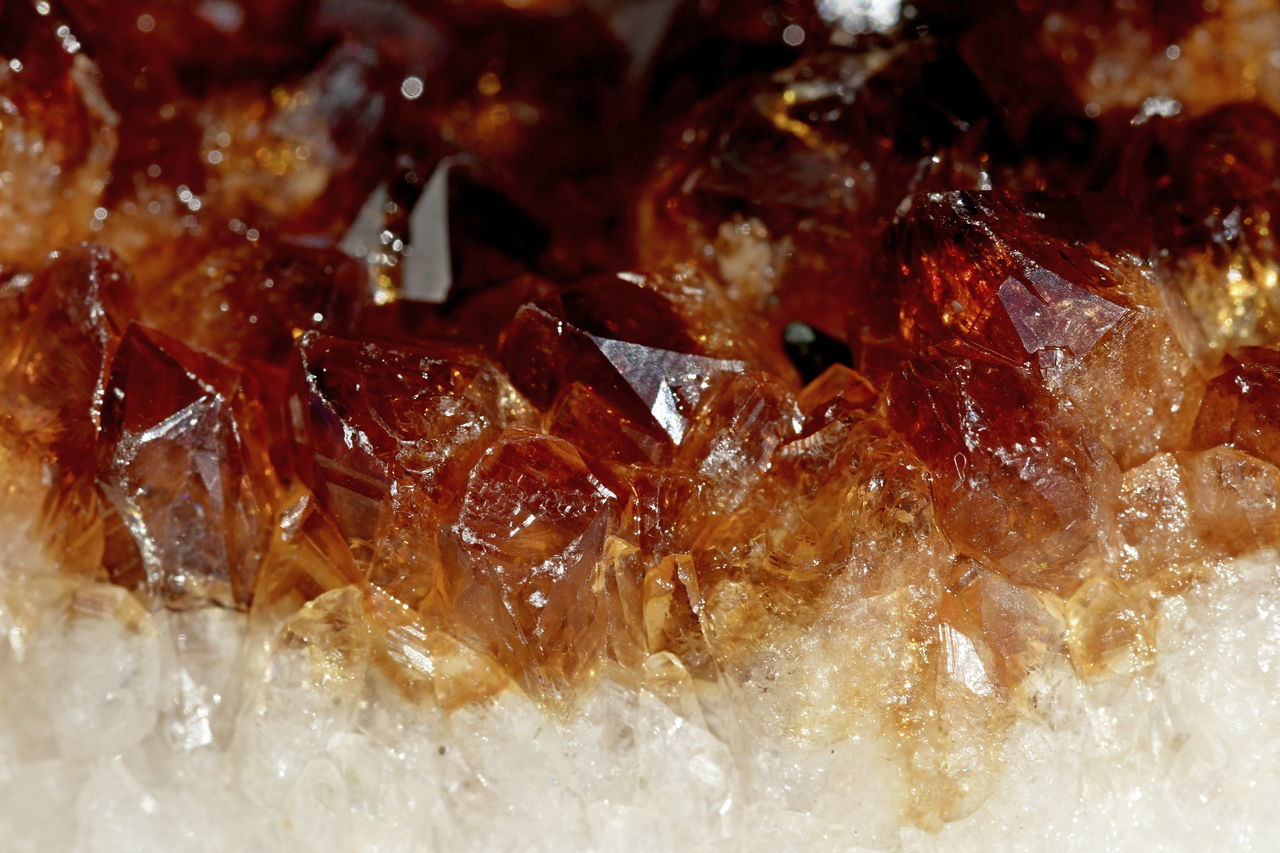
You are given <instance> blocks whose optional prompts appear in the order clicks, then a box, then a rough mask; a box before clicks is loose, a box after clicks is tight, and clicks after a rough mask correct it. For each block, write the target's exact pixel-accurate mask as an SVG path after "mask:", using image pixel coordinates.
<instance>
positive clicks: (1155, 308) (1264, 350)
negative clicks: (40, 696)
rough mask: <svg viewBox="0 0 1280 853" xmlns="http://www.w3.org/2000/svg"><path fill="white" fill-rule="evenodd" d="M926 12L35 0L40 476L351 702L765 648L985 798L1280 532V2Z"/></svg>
mask: <svg viewBox="0 0 1280 853" xmlns="http://www.w3.org/2000/svg"><path fill="white" fill-rule="evenodd" d="M870 5H871V6H877V4H870ZM890 5H891V6H893V9H892V14H888V13H885V12H877V11H876V10H875V9H872V8H870V6H868V4H839V3H811V2H802V0H751V2H744V3H729V2H707V0H689V2H674V0H673V2H654V0H539V2H520V3H517V2H483V3H463V2H453V3H419V2H409V0H379V2H376V3H374V2H370V3H344V2H330V0H325V2H318V3H312V2H301V0H271V2H264V3H249V2H240V0H219V2H217V3H198V4H185V3H179V2H168V0H154V2H152V0H126V2H122V3H119V4H110V3H106V2H105V0H84V2H77V3H70V2H68V3H58V2H52V0H50V2H45V0H38V2H30V0H0V234H2V235H3V239H0V461H3V462H4V464H5V465H10V464H11V465H12V468H13V473H12V478H13V483H14V484H15V485H14V486H13V487H12V488H9V489H8V491H4V490H0V492H2V493H3V494H4V495H11V494H17V493H18V490H19V487H22V488H26V485H24V484H39V491H38V494H39V495H41V496H43V497H41V499H40V500H41V504H40V506H41V509H40V515H39V518H40V524H41V525H43V527H42V534H41V539H40V542H41V547H44V548H45V549H46V550H48V551H49V552H50V554H52V555H54V556H53V562H54V563H55V564H56V565H57V566H58V567H60V570H63V571H65V572H66V573H67V574H68V575H69V576H70V575H74V576H75V577H76V578H79V579H96V580H97V581H99V582H102V583H105V580H110V581H111V582H113V583H114V584H116V585H117V588H126V589H128V590H130V593H131V594H132V595H133V596H134V598H135V599H136V601H137V602H140V603H143V604H145V605H146V606H148V607H153V608H162V607H167V608H171V609H174V610H183V609H202V608H208V607H220V608H227V609H234V610H245V611H248V613H249V614H250V616H249V623H250V624H251V626H252V630H253V631H254V632H256V633H254V634H253V637H254V640H255V642H256V640H257V639H260V638H262V637H266V638H267V639H266V640H264V643H266V646H264V648H266V647H270V648H273V649H276V650H277V651H279V653H280V655H281V658H280V660H285V659H286V658H289V655H292V654H295V653H296V654H297V655H299V656H301V657H303V658H305V659H306V660H308V661H309V662H310V663H309V664H308V666H309V667H310V668H307V669H305V672H306V673H307V675H305V677H304V676H299V677H298V682H299V683H300V684H306V685H310V686H312V687H315V686H317V685H320V686H321V687H323V685H326V684H327V685H329V686H330V687H332V689H333V694H334V697H335V700H334V701H335V702H337V701H342V702H347V701H350V702H353V703H354V702H357V701H364V700H363V699H362V698H359V697H362V696H363V694H362V693H361V691H362V690H364V689H365V686H367V684H372V683H373V680H372V679H374V677H375V676H376V678H382V679H385V680H387V681H388V682H389V683H391V684H393V685H394V686H395V687H396V689H398V690H399V691H400V692H402V693H403V694H404V695H405V696H406V697H408V698H410V699H412V700H413V701H419V702H424V703H425V702H435V703H438V704H439V705H440V706H442V707H444V708H446V709H448V710H450V711H457V710H459V709H463V708H465V707H467V706H469V705H472V704H474V703H478V702H487V701H489V700H493V699H495V697H498V696H499V695H500V694H502V693H504V692H506V691H516V692H517V693H519V692H523V693H524V694H527V695H528V696H531V697H533V698H534V699H536V700H538V701H540V702H543V703H545V704H547V705H549V706H552V707H554V708H555V709H557V710H558V711H560V712H563V713H571V712H572V710H573V709H574V708H575V707H577V705H576V704H575V703H579V702H585V701H589V699H588V697H589V696H590V695H591V690H592V689H593V688H594V687H597V686H600V685H608V684H612V683H613V682H617V683H619V684H629V685H639V686H641V687H643V688H644V689H645V690H647V691H649V692H650V693H652V695H653V696H655V697H658V698H659V699H661V700H662V701H663V702H665V703H667V704H668V705H670V706H671V707H672V708H677V709H679V712H680V713H682V714H684V713H686V712H687V713H688V714H691V715H697V716H699V717H700V716H701V715H702V713H703V712H702V710H701V709H702V705H701V704H700V703H701V699H700V697H705V696H706V695H708V694H709V692H711V691H713V690H720V691H722V692H723V694H724V695H725V696H731V697H739V698H741V697H751V701H750V703H747V704H743V705H742V706H741V707H742V708H746V707H748V705H749V706H750V707H751V708H757V709H758V710H759V709H763V710H759V716H758V717H751V718H750V719H746V720H744V721H743V722H742V726H743V729H742V730H743V731H748V730H751V731H754V730H755V729H754V728H752V727H756V728H759V729H760V730H762V731H764V730H767V731H769V732H772V733H774V734H778V733H781V734H782V735H785V737H786V738H790V739H794V740H797V741H800V742H803V743H805V744H808V745H810V746H813V745H817V746H816V747H815V748H819V749H820V751H822V752H824V753H825V752H826V749H827V745H828V744H829V743H835V742H838V741H842V739H846V736H847V735H851V734H852V733H854V732H859V733H863V732H867V731H876V732H880V733H886V734H888V735H889V738H888V739H887V740H886V743H889V744H890V746H888V747H886V749H887V750H888V752H886V755H890V753H891V755H890V758H892V760H893V761H895V762H897V763H898V764H899V765H901V767H902V768H904V769H903V778H904V779H905V780H907V781H905V782H904V786H905V787H904V791H905V792H906V793H905V794H903V796H904V797H906V798H907V800H909V803H908V805H907V806H906V808H907V809H908V811H909V813H910V814H911V816H912V817H913V818H914V819H915V820H916V821H917V822H918V823H920V824H921V825H922V826H925V827H929V828H936V827H937V826H938V825H939V824H940V822H941V821H943V820H947V819H950V818H952V817H956V816H958V815H961V814H963V813H965V812H966V810H970V809H972V808H975V807H976V805H977V804H978V802H979V801H980V799H981V797H982V796H983V791H984V790H985V789H984V788H983V787H982V784H981V780H979V781H974V782H973V783H972V784H970V782H969V781H968V779H967V778H966V779H961V778H960V777H961V776H963V775H964V774H963V773H958V772H957V771H955V769H954V768H955V767H957V766H960V765H959V764H957V763H956V762H961V764H964V762H966V761H967V762H969V763H967V764H964V766H965V767H970V766H978V765H983V762H984V761H986V760H987V759H985V758H974V756H985V755H987V754H988V753H990V754H992V755H994V754H995V752H997V750H994V749H993V750H987V749H986V748H985V745H987V744H992V743H995V742H997V741H998V739H999V738H1000V737H1001V736H1002V733H1003V732H1005V731H1007V729H1008V726H1007V723H1008V722H1009V721H1010V720H1013V719H1015V718H1019V716H1020V715H1025V716H1031V717H1036V716H1037V715H1042V714H1043V713H1044V709H1043V708H1037V707H1036V706H1035V703H1036V702H1037V701H1039V699H1038V698H1037V696H1041V695H1048V694H1037V693H1036V691H1037V690H1038V689H1039V688H1037V687H1036V685H1037V684H1043V683H1044V681H1045V680H1046V679H1049V680H1052V679H1053V678H1057V677H1058V675H1057V674H1056V673H1063V672H1065V673H1066V674H1067V676H1068V677H1070V674H1071V672H1072V670H1074V672H1075V673H1076V675H1077V676H1078V677H1079V678H1081V679H1085V680H1104V679H1109V678H1117V677H1121V676H1124V677H1132V676H1138V675H1140V674H1141V673H1143V672H1145V671H1147V670H1148V669H1149V668H1150V666H1151V665H1152V664H1153V662H1154V661H1155V660H1156V659H1157V657H1158V655H1159V654H1160V648H1159V642H1158V640H1159V638H1160V634H1159V632H1158V631H1157V630H1156V627H1157V624H1156V623H1157V617H1158V614H1159V613H1160V612H1161V607H1162V602H1164V601H1165V599H1166V597H1167V596H1169V595H1172V594H1175V593H1179V592H1181V591H1185V590H1187V589H1191V588H1192V587H1194V586H1195V585H1196V584H1198V583H1200V582H1201V581H1202V580H1204V579H1206V578H1208V577H1211V576H1212V575H1213V573H1214V572H1216V571H1217V570H1218V566H1219V565H1220V562H1221V561H1225V560H1228V559H1231V558H1235V557H1239V556H1243V555H1246V554H1251V553H1255V552H1260V551H1263V550H1264V549H1268V548H1273V547H1275V546H1277V545H1278V544H1280V355H1278V354H1277V348H1280V250H1278V249H1277V242H1276V228H1277V216H1280V174H1278V172H1280V117H1278V116H1277V114H1276V112H1275V110H1276V109H1277V108H1280V94H1278V92H1280V83H1277V78H1276V73H1277V68H1280V62H1278V61H1277V59H1276V52H1275V45H1276V44H1277V43H1280V31H1278V30H1280V13H1277V12H1276V11H1275V10H1274V9H1273V8H1271V7H1270V6H1269V5H1268V4H1265V3H1249V2H1245V0H1220V2H1216V3H1189V2H1179V3H1174V4H1172V5H1170V6H1169V8H1167V9H1164V10H1162V11H1156V10H1154V8H1148V6H1150V5H1151V4H1133V3H1109V2H1026V3H1009V2H1000V3H996V4H980V3H948V4H943V3H933V2H919V3H916V4H912V5H906V4H901V5H899V4H890ZM846 7H856V8H852V9H850V8H846ZM864 7H865V8H864ZM877 8H878V6H877ZM5 476H10V475H9V474H8V473H7V472H6V475H5ZM33 488H34V487H33ZM33 503H34V502H33ZM8 570H9V567H8V566H0V572H6V571H8ZM14 571H15V572H19V571H22V572H25V571H27V569H26V568H21V569H20V570H19V569H15V570H14ZM15 576H16V575H15ZM86 582H88V581H86ZM111 595H116V598H119V597H120V596H123V595H124V593H119V594H116V593H112V594H111ZM91 598H92V597H91ZM99 598H101V599H102V600H104V601H106V600H112V601H114V600H115V599H112V598H111V596H110V595H106V596H103V595H99ZM93 600H95V601H96V600H98V598H94V599H93ZM103 606H104V607H105V606H106V605H103ZM112 606H114V605H112ZM127 609H128V608H125V610H127ZM112 612H115V611H112ZM121 612H124V611H121ZM202 612H210V613H212V612H218V613H221V612H222V611H202ZM184 615H187V614H184ZM272 644H274V645H272ZM289 659H292V658H289ZM424 661H425V663H424ZM282 667H283V664H282ZM282 671H283V670H282ZM290 672H292V671H290ZM295 674H296V673H295ZM290 677H292V676H290ZM788 678H790V679H791V681H787V679H788ZM777 679H781V680H782V681H784V682H786V683H787V684H788V685H800V686H799V687H793V686H787V687H785V688H784V689H779V690H776V691H775V692H774V693H769V687H770V685H771V684H777V683H778V682H777ZM615 686H616V685H615ZM609 689H612V688H609ZM806 691H807V692H806ZM784 693H785V694H787V696H786V697H784V696H782V695H781V694H784ZM796 695H802V696H803V697H804V702H799V701H798V700H797V701H792V700H795V696H796ZM1055 695H1056V694H1055ZM787 697H789V698H787ZM819 697H822V698H819ZM645 701H648V699H646V700H645ZM735 701H736V700H735ZM744 702H746V700H744ZM751 703H754V704H751ZM788 703H790V704H788ZM726 707H727V706H726ZM734 707H737V706H734ZM735 713H736V712H735ZM745 713H746V712H745V711H744V714H745ZM868 721H870V722H868ZM721 723H723V721H712V722H711V723H708V726H709V727H710V728H716V727H717V726H720V725H721ZM855 723H856V724H855ZM734 725H737V721H735V722H734ZM735 731H736V730H735ZM735 737H736V735H735ZM859 737H861V734H859ZM735 748H736V747H735ZM743 748H744V750H746V751H750V748H749V745H748V746H744V747H743ZM961 757H964V760H963V761H961ZM990 760H991V761H994V760H995V759H994V758H992V759H990ZM761 766H762V767H763V766H765V765H763V764H762V765H761ZM983 766H985V765H983ZM978 775H980V774H978Z"/></svg>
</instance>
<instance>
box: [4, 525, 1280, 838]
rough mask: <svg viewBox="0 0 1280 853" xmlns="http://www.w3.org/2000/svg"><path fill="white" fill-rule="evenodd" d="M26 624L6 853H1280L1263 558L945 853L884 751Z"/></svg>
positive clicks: (185, 637) (1208, 591)
mask: <svg viewBox="0 0 1280 853" xmlns="http://www.w3.org/2000/svg"><path fill="white" fill-rule="evenodd" d="M8 544H9V545H10V547H12V545H13V541H12V540H11V541H10V543H8ZM7 556H8V557H10V558H12V557H13V555H12V553H10V554H8V555H7ZM5 557H6V554H5V553H3V547H2V546H0V563H2V562H3V560H4V558H5ZM10 593H12V590H10ZM6 600H7V601H9V602H12V601H14V600H15V597H14V596H13V595H12V594H10V595H9V596H8V598H7V599H6V598H5V597H4V596H2V595H0V605H2V604H3V602H5V601H6ZM27 616H29V614H27ZM24 618H27V617H26V616H24V614H22V613H20V612H18V611H17V610H16V609H15V608H14V607H13V606H9V607H8V609H4V607H3V606H0V632H4V633H6V634H7V636H8V638H9V642H6V643H3V644H0V849H3V850H6V851H28V850H30V851H42V853H46V851H58V850H83V851H91V850H101V851H124V850H129V851H133V850H164V851H181V850H209V851H223V850H295V849H296V850H311V849H315V850H379V851H413V850H457V849H485V850H489V849H510V850H517V849H519V850H527V849H548V850H551V849H555V850H563V849H592V850H641V849H643V850H667V849H690V848H695V849H713V850H718V849H723V850H741V849H759V850H774V849H779V848H786V849H794V848H807V849H830V850H848V849H861V848H863V847H873V848H880V849H883V848H898V849H906V850H935V849H938V850H951V849H979V848H980V849H987V850H989V849H1020V850H1026V849H1033V850H1034V849H1046V850H1063V849H1074V850H1099V849H1138V848H1141V849H1159V848H1168V849H1195V850H1200V849H1232V850H1243V849H1258V850H1271V849H1277V848H1280V810H1277V809H1276V808H1275V806H1274V801H1275V797H1276V796H1277V794H1280V777H1277V775H1276V773H1275V768H1276V767H1277V766H1280V690H1277V689H1276V673H1275V667H1276V666H1277V665H1280V660H1278V659H1277V654H1278V648H1280V647H1278V645H1277V641H1278V640H1280V570H1278V569H1277V559H1276V557H1275V556H1274V555H1272V556H1268V557H1265V558H1263V557H1258V558H1253V559H1250V560H1243V561H1239V562H1237V563H1235V564H1233V565H1231V566H1229V567H1227V569H1225V570H1223V571H1222V572H1220V573H1219V575H1218V577H1217V579H1216V580H1214V581H1213V582H1212V583H1211V584H1209V585H1207V586H1204V587H1201V588H1200V589H1198V590H1196V591H1194V592H1192V593H1190V594H1189V595H1187V596H1185V597H1184V598H1179V599H1172V600H1170V601H1169V602H1168V603H1167V605H1166V607H1165V610H1164V612H1163V613H1162V618H1161V622H1160V635H1159V648H1160V653H1159V656H1158V663H1157V665H1156V668H1155V671H1154V672H1153V673H1151V674H1150V675H1148V676H1146V677H1143V678H1140V679H1137V680H1133V679H1127V678H1119V679H1112V680H1110V681H1106V682H1102V683H1100V684H1094V685H1090V686H1081V685H1080V684H1079V683H1078V682H1077V681H1076V680H1075V679H1073V678H1069V677H1063V678H1060V679H1056V680H1055V683H1052V684H1049V683H1046V684H1044V685H1042V686H1041V688H1040V696H1041V699H1042V701H1041V702H1040V703H1039V704H1040V707H1041V710H1042V711H1043V712H1044V714H1045V719H1044V720H1043V721H1040V722H1035V723H1032V722H1025V723H1021V724H1019V727H1018V728H1016V729H1015V732H1014V735H1013V737H1012V738H1011V740H1010V742H1009V747H1008V755H1007V764H1006V767H1005V770H1004V771H1003V773H1002V775H1001V781H1000V783H999V786H998V788H997V790H996V791H995V792H994V794H993V795H992V796H991V797H990V798H989V799H988V800H987V801H986V802H985V803H984V804H983V805H982V807H981V808H980V809H978V811H976V812H975V813H974V814H972V815H970V816H969V817H968V818H965V819H964V820H961V821H958V822H955V823H952V824H949V825H947V826H946V827H945V828H944V829H943V831H942V832H941V833H940V834H939V835H937V836H934V835H930V834H928V833H925V832H923V831H921V830H919V829H915V828H911V827H903V826H902V825H901V818H900V811H899V803H898V800H897V797H898V795H899V793H900V785H901V782H900V780H898V778H897V776H896V775H895V773H896V771H894V770H892V768H891V762H890V761H889V760H888V758H887V757H886V756H887V753H886V751H885V748H884V746H883V745H882V744H879V743H878V742H877V741H876V739H875V738H860V737H854V738H850V739H848V740H846V741H845V742H843V743H841V744H838V745H835V746H824V747H822V748H802V747H798V746H796V745H794V744H788V743H780V742H776V741H771V740H770V739H768V738H765V737H756V736H753V735H752V734H751V733H750V732H748V731H744V730H743V729H742V728H741V727H738V728H735V727H734V726H733V725H732V724H731V723H727V722H726V720H727V716H726V717H725V719H721V718H720V717H718V716H717V714H716V713H715V712H714V709H713V712H712V713H711V714H709V719H711V720H712V723H710V724H709V727H710V728H711V729H714V730H716V731H718V732H720V733H721V735H722V736H721V737H717V736H713V735H712V734H711V733H710V731H709V730H708V728H707V727H704V725H702V724H700V723H695V722H692V721H690V720H686V719H683V718H681V717H679V716H677V715H675V714H674V713H673V712H672V711H670V710H669V709H668V707H667V706H666V705H665V704H663V703H662V702H660V701H658V700H657V699H656V698H654V697H652V696H650V695H648V694H646V693H636V692H634V691H631V690H628V689H624V688H622V687H606V688H603V689H602V690H600V691H599V692H598V694H597V695H596V696H595V698H594V699H593V700H592V701H591V702H590V703H589V705H588V707H587V708H586V709H584V711H583V713H582V714H580V715H578V716H577V717H575V719H574V720H573V722H572V723H568V724H566V723H556V722H553V721H550V720H548V719H546V718H545V717H544V716H543V715H542V713H541V712H540V711H538V710H537V709H536V708H534V707H533V706H532V705H530V704H529V703H527V702H526V701H524V700H521V699H519V698H518V697H515V696H508V697H506V698H504V699H502V700H500V701H498V702H497V703H495V704H493V705H490V706H488V707H486V708H483V709H479V710H466V711H459V712H456V713H454V714H453V715H451V716H450V715H444V714H442V713H439V712H432V711H430V710H424V709H422V708H415V707H410V706H408V705H407V704H406V703H403V702H398V701H392V700H386V701H380V702H377V703H374V704H370V703H361V702H356V701H351V702H344V701H342V700H338V699H334V698H332V696H333V694H331V693H322V692H318V691H314V690H309V689H305V688H299V687H285V686H279V684H280V683H287V682H288V681H289V679H287V678H283V677H280V673H279V672H276V673H274V674H273V675H272V676H271V677H270V678H267V677H265V676H264V675H263V674H262V673H259V677H258V678H256V679H250V680H249V681H248V682H246V681H245V679H244V673H245V672H246V671H248V672H250V673H252V672H253V671H254V668H253V665H252V664H251V663H248V662H246V660H245V658H244V657H243V648H244V646H245V643H244V620H243V617H241V616H239V615H237V614H233V613H226V612H221V611H203V612H193V613H184V614H178V613H173V614H159V615H156V616H154V617H152V618H153V620H154V625H153V626H150V627H151V628H153V629H154V630H151V629H148V630H143V631H141V632H137V631H130V630H128V629H127V628H125V627H124V626H122V625H121V624H120V622H119V620H118V619H115V618H82V619H78V620H75V622H74V625H72V626H71V627H68V625H66V624H57V623H49V624H45V625H44V626H42V627H41V628H39V629H38V630H35V631H26V632H23V631H21V630H19V627H18V626H19V625H20V624H30V622H29V620H28V622H26V623H23V620H24ZM144 627H147V626H144ZM277 667H278V663H277ZM782 688H783V686H782V685H778V689H782ZM737 701H741V700H740V699H739V700H737ZM721 713H722V714H724V715H730V714H732V706H726V708H725V709H722V712H721Z"/></svg>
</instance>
